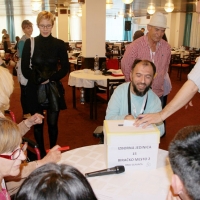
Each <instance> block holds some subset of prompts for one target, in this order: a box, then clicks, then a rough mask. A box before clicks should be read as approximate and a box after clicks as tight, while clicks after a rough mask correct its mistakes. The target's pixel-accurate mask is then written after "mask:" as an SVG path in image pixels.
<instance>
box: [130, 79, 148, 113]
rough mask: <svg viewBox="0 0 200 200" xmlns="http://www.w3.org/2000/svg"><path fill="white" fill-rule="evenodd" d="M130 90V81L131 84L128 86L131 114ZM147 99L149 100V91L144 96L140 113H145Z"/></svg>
mask: <svg viewBox="0 0 200 200" xmlns="http://www.w3.org/2000/svg"><path fill="white" fill-rule="evenodd" d="M130 90H131V82H130V83H129V86H128V114H129V115H131V92H130ZM147 101H148V92H147V93H146V94H145V96H144V100H143V103H142V107H141V110H140V114H143V113H144V111H145V109H146V105H147Z"/></svg>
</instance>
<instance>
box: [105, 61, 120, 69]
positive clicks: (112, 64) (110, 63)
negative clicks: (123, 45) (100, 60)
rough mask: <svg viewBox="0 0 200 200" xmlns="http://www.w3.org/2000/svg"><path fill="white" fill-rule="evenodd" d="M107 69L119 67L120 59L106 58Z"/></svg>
mask: <svg viewBox="0 0 200 200" xmlns="http://www.w3.org/2000/svg"><path fill="white" fill-rule="evenodd" d="M106 69H119V60H118V59H108V60H106Z"/></svg>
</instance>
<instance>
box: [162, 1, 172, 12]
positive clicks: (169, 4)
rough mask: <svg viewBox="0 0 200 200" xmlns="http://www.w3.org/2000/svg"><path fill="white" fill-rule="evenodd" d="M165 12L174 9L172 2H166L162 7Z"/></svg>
mask: <svg viewBox="0 0 200 200" xmlns="http://www.w3.org/2000/svg"><path fill="white" fill-rule="evenodd" d="M164 9H165V11H166V12H168V13H169V12H172V11H173V10H174V4H173V3H172V2H170V1H169V2H167V3H166V4H165V7H164Z"/></svg>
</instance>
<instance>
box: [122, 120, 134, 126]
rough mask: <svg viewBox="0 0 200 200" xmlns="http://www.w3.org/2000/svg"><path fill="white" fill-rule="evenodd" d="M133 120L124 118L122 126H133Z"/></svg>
mask: <svg viewBox="0 0 200 200" xmlns="http://www.w3.org/2000/svg"><path fill="white" fill-rule="evenodd" d="M134 123H135V120H124V126H133V124H134Z"/></svg>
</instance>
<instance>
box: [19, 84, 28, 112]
mask: <svg viewBox="0 0 200 200" xmlns="http://www.w3.org/2000/svg"><path fill="white" fill-rule="evenodd" d="M20 88H21V96H20V100H21V106H22V111H23V114H28V113H30V109H29V102H28V100H27V95H26V90H27V87H26V86H24V85H21V84H20Z"/></svg>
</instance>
